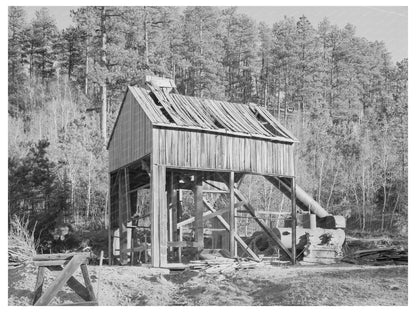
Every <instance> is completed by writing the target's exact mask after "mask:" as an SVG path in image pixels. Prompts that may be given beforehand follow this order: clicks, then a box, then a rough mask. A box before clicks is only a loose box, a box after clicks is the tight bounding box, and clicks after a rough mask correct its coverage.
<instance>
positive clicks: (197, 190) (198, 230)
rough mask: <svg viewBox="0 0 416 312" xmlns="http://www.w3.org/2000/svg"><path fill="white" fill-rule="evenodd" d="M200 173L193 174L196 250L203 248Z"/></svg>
mask: <svg viewBox="0 0 416 312" xmlns="http://www.w3.org/2000/svg"><path fill="white" fill-rule="evenodd" d="M202 180H203V177H202V173H200V172H198V173H196V174H195V186H194V203H195V240H196V242H197V243H198V245H199V247H198V251H201V250H202V249H204V220H203V214H204V203H203V202H202Z"/></svg>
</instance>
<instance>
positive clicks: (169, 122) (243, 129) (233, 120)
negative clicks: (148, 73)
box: [129, 87, 297, 142]
mask: <svg viewBox="0 0 416 312" xmlns="http://www.w3.org/2000/svg"><path fill="white" fill-rule="evenodd" d="M149 88H150V89H145V88H140V87H129V90H130V91H131V92H132V94H133V96H134V97H135V98H136V99H137V102H138V103H139V104H140V105H141V106H142V108H143V110H144V111H145V112H146V114H147V115H148V117H149V119H150V120H151V122H152V123H153V124H154V125H156V126H160V127H164V126H165V127H174V128H184V129H201V130H208V131H215V132H220V133H232V134H235V135H244V136H256V137H262V138H269V139H271V140H281V141H285V142H296V141H297V139H296V138H295V137H294V136H293V135H292V134H291V133H290V132H289V131H288V130H287V129H285V128H284V127H283V126H282V125H281V124H280V123H279V122H278V121H277V120H276V119H275V118H274V117H273V115H271V114H270V113H269V112H268V111H267V109H265V108H264V107H260V106H258V105H256V104H253V103H250V104H237V103H230V102H224V101H216V100H210V99H203V98H197V97H191V96H185V95H179V94H174V93H166V92H164V91H162V90H159V89H154V88H152V87H149Z"/></svg>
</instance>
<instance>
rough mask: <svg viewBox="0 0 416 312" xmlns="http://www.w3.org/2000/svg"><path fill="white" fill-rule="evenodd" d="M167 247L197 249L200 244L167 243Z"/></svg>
mask: <svg viewBox="0 0 416 312" xmlns="http://www.w3.org/2000/svg"><path fill="white" fill-rule="evenodd" d="M167 245H168V247H199V246H200V243H198V242H188V241H180V242H168V243H167Z"/></svg>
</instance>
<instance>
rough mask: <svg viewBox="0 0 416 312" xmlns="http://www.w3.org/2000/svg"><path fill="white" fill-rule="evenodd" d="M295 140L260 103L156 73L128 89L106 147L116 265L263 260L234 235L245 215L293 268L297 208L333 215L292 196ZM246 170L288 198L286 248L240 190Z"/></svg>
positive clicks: (111, 247)
mask: <svg viewBox="0 0 416 312" xmlns="http://www.w3.org/2000/svg"><path fill="white" fill-rule="evenodd" d="M296 142H297V139H296V138H295V137H294V136H293V135H292V134H291V133H290V132H289V131H288V130H287V129H285V128H284V127H283V126H282V125H281V124H280V123H279V122H278V121H277V120H276V119H275V118H274V117H273V116H272V115H271V114H270V113H269V112H268V111H267V110H266V109H265V108H263V107H260V106H258V105H255V104H235V103H229V102H223V101H214V100H208V99H202V98H196V97H190V96H183V95H179V94H177V92H176V88H175V85H174V83H173V82H172V81H171V80H168V79H161V78H156V77H151V78H147V82H146V86H145V87H144V88H142V87H137V86H130V87H128V89H127V91H126V93H125V96H124V100H123V102H122V105H121V107H120V110H119V113H118V116H117V119H116V122H115V125H114V128H113V131H112V133H111V137H110V139H109V143H108V146H107V148H108V151H109V175H110V177H109V180H110V185H109V188H110V192H109V193H110V205H109V212H108V217H109V255H110V259H111V260H110V261H111V263H120V264H128V263H131V264H136V263H137V264H138V263H148V265H151V266H153V267H174V266H178V265H181V264H183V262H186V261H187V260H188V261H189V260H193V259H189V256H190V255H191V257H193V258H194V259H195V258H198V256H199V254H200V253H201V252H202V250H203V249H205V248H212V249H226V250H228V251H229V253H230V256H232V257H237V256H247V257H250V258H253V259H255V260H259V258H258V255H257V254H256V253H255V252H254V251H253V249H252V248H250V247H249V246H248V245H247V244H246V242H245V240H244V239H243V238H242V237H241V236H240V235H239V233H238V231H237V218H236V214H237V212H241V211H244V213H247V214H248V215H250V216H251V218H252V219H254V220H255V222H256V223H257V224H258V225H259V226H260V228H261V229H262V230H263V231H264V232H265V233H266V234H267V235H268V236H269V238H270V239H271V240H272V241H273V242H274V243H275V244H276V246H278V248H279V249H280V251H281V253H282V254H284V255H285V256H286V259H289V260H290V261H292V263H295V261H296V246H295V245H296V219H297V218H296V205H298V206H300V207H301V208H305V209H309V210H310V209H311V206H312V208H313V205H315V204H316V205H315V206H316V207H315V210H316V211H317V213H318V216H319V213H321V215H322V216H325V213H326V212H325V211H319V209H322V208H320V206H319V205H318V204H317V203H316V202H314V201H313V200H312V199H311V198H310V197H308V195H307V194H303V195H304V196H306V197H307V200H308V204H307V205H306V204H304V206H305V207H302V203H304V202H305V201H302V198H301V199H299V198H296V196H295V194H299V191H301V190H296V181H295V162H294V146H295V143H296ZM246 174H256V175H262V176H264V177H265V178H266V179H267V180H268V181H270V182H271V183H272V184H273V185H275V186H276V187H277V188H279V189H280V190H281V191H282V192H283V193H284V194H285V195H287V196H288V197H289V198H290V200H291V207H292V208H291V230H292V231H291V236H292V237H291V243H290V244H289V246H288V244H284V243H283V242H282V239H281V237H279V235H276V232H275V231H273V230H272V229H271V227H270V226H269V225H268V224H266V222H264V220H263V219H262V218H259V217H258V216H257V215H256V212H255V209H254V208H253V206H252V205H251V204H250V202H249V201H248V199H247V198H246V197H245V195H244V194H243V193H242V192H241V191H240V189H239V186H240V184H241V181H242V179H243V177H244V175H246ZM185 192H187V194H188V198H191V199H192V200H191V201H190V202H191V206H192V209H187V210H186V211H184V205H183V200H184V193H185ZM220 202H221V203H222V204H221V205H220V204H219V203H220ZM207 225H209V226H207ZM207 236H210V239H209V240H207ZM208 241H209V243H208ZM208 244H209V246H207V245H208ZM288 247H289V248H288ZM184 251H186V253H185V252H184ZM186 257H188V258H186ZM185 258H186V259H185Z"/></svg>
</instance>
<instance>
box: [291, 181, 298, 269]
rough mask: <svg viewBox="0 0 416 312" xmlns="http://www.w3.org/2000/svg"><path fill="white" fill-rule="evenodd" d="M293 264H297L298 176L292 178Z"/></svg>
mask: <svg viewBox="0 0 416 312" xmlns="http://www.w3.org/2000/svg"><path fill="white" fill-rule="evenodd" d="M291 184H292V185H291V188H292V190H291V191H292V198H291V199H292V264H296V221H297V218H296V178H295V177H293V178H292V183H291Z"/></svg>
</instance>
